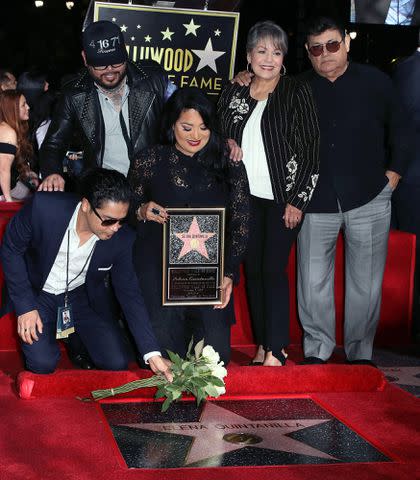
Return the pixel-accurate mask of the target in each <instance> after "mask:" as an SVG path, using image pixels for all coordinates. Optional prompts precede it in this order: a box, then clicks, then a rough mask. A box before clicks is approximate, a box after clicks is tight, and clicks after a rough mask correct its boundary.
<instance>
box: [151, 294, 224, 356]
mask: <svg viewBox="0 0 420 480" xmlns="http://www.w3.org/2000/svg"><path fill="white" fill-rule="evenodd" d="M230 316H233V298H231V301H230V302H229V304H228V305H227V306H226V308H225V309H223V310H220V309H213V307H212V306H202V307H198V306H187V307H161V313H160V315H159V317H158V318H155V317H154V316H153V315H151V322H152V327H153V331H154V332H155V335H156V338H157V340H158V342H159V345H161V347H162V349H163V351H162V355H163V356H164V357H167V356H168V355H167V352H166V350H171V351H172V352H175V353H178V354H179V355H180V356H181V357H182V358H185V354H186V351H187V346H188V344H189V342H190V340H191V338H192V337H194V344H195V343H197V342H198V341H200V340H201V339H204V344H205V345H211V346H212V347H213V348H214V349H215V350H216V352H218V353H219V355H220V358H221V360H223V361H224V362H225V365H227V364H228V363H229V360H230V327H231V322H230V321H229V320H228V318H229V317H230Z"/></svg>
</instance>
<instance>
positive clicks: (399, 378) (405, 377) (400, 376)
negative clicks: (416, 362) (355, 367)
mask: <svg viewBox="0 0 420 480" xmlns="http://www.w3.org/2000/svg"><path fill="white" fill-rule="evenodd" d="M380 369H381V370H382V371H383V372H384V374H385V375H386V376H387V377H392V381H391V383H397V384H399V385H410V386H412V387H420V367H380ZM394 379H395V380H394Z"/></svg>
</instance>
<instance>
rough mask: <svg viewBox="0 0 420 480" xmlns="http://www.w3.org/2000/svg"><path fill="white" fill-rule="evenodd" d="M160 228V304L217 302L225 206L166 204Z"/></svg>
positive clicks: (219, 292)
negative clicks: (178, 206) (161, 263)
mask: <svg viewBox="0 0 420 480" xmlns="http://www.w3.org/2000/svg"><path fill="white" fill-rule="evenodd" d="M167 212H168V213H169V219H168V221H167V222H166V223H165V224H164V228H163V272H162V273H163V275H162V276H163V278H162V304H163V305H216V304H220V303H221V301H222V299H221V290H220V288H219V286H220V283H221V279H222V278H223V267H224V265H223V264H224V258H223V257H224V237H225V209H224V208H223V207H221V208H219V207H212V208H167Z"/></svg>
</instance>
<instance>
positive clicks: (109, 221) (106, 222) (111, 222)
mask: <svg viewBox="0 0 420 480" xmlns="http://www.w3.org/2000/svg"><path fill="white" fill-rule="evenodd" d="M90 206H91V208H92V211H93V213H94V214H95V215H96V216H97V217H98V218H99V220H100V221H101V225H102V226H103V227H111V226H112V225H115V224H116V223H119V224H120V225H122V224H123V223H125V222H126V221H127V217H124V218H105V219H103V218H102V217H101V216H100V215H99V213H98V212H97V211H96V209H95V207H94V206H93V205H92V204H90Z"/></svg>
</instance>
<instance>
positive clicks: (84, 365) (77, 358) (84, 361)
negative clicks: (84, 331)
mask: <svg viewBox="0 0 420 480" xmlns="http://www.w3.org/2000/svg"><path fill="white" fill-rule="evenodd" d="M69 358H70V361H71V363H72V364H73V365H74V366H75V367H77V368H81V369H82V370H93V369H94V368H95V365H94V364H93V362H92V360H91V359H90V358H89V357H87V356H86V355H82V354H81V353H79V354H77V355H69Z"/></svg>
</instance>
